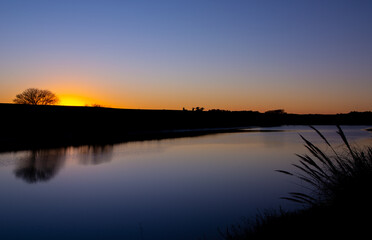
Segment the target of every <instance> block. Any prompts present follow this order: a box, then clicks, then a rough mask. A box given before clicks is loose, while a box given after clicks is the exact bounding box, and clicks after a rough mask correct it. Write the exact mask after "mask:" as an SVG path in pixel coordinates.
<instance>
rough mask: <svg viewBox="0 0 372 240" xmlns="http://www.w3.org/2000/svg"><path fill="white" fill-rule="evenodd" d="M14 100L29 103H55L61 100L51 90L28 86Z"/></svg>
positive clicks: (18, 102) (19, 102)
mask: <svg viewBox="0 0 372 240" xmlns="http://www.w3.org/2000/svg"><path fill="white" fill-rule="evenodd" d="M13 102H14V103H17V104H29V105H54V104H56V103H58V102H59V99H58V97H57V96H56V95H55V94H54V93H52V92H51V91H49V90H42V89H37V88H28V89H26V90H24V91H23V92H22V93H21V94H17V95H16V98H15V99H13Z"/></svg>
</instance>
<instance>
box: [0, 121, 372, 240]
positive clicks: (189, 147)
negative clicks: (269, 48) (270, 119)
mask: <svg viewBox="0 0 372 240" xmlns="http://www.w3.org/2000/svg"><path fill="white" fill-rule="evenodd" d="M318 128H319V129H320V130H321V131H322V132H323V133H324V135H325V136H326V137H327V138H329V139H330V141H331V142H334V143H340V139H339V137H338V136H337V134H335V131H336V128H335V127H327V126H320V127H318ZM363 128H364V127H360V126H358V127H344V130H345V133H346V135H347V136H348V137H349V139H350V140H352V141H357V142H358V143H360V144H364V143H371V133H368V132H366V131H360V129H363ZM271 129H273V130H294V131H285V132H280V131H279V132H278V131H273V132H257V131H256V132H248V133H233V134H216V135H208V136H203V137H195V138H181V139H168V140H161V141H144V142H131V143H124V144H119V145H113V146H111V145H108V146H83V147H76V148H74V147H69V148H64V149H53V150H44V151H42V150H38V151H23V152H16V153H4V154H0V189H2V195H1V199H0V212H1V213H2V214H1V217H0V226H1V230H2V234H4V235H3V236H4V237H5V238H6V237H7V236H13V237H15V238H22V237H25V236H28V239H29V238H30V236H33V237H35V238H36V239H71V238H72V237H75V238H78V239H118V238H120V239H140V236H141V231H140V229H141V228H142V233H143V237H144V239H190V238H191V239H197V238H198V237H202V236H203V234H205V235H206V236H207V237H208V236H210V237H214V236H215V235H217V227H222V228H224V227H225V226H226V225H228V224H232V223H236V222H237V221H239V219H240V217H242V216H253V215H255V214H256V213H257V209H265V208H271V207H273V208H276V207H278V206H279V205H282V206H283V207H285V208H293V207H296V205H293V204H292V203H288V202H286V201H282V200H279V198H280V197H281V196H285V195H286V194H287V192H289V191H296V190H302V189H301V186H299V185H301V184H303V183H299V182H297V183H295V182H294V181H295V179H292V178H288V176H285V175H284V174H279V173H277V172H275V171H274V170H276V169H284V170H291V169H293V167H292V166H291V164H292V163H294V162H296V161H297V160H298V159H297V157H296V156H295V153H300V154H302V153H306V151H305V148H304V147H303V143H302V142H301V140H300V137H299V135H298V134H299V133H300V134H302V135H303V136H305V137H307V138H309V139H310V140H312V141H314V142H317V143H320V142H321V140H320V139H319V137H317V136H316V134H314V132H313V131H311V130H310V129H309V128H308V127H303V126H286V127H275V128H271ZM266 130H267V128H266ZM323 146H324V145H323ZM29 183H35V184H29ZM140 226H142V227H140Z"/></svg>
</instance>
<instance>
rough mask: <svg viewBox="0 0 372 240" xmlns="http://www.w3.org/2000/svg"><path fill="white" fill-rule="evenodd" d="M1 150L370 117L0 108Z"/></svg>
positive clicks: (367, 116) (368, 117)
mask: <svg viewBox="0 0 372 240" xmlns="http://www.w3.org/2000/svg"><path fill="white" fill-rule="evenodd" d="M0 113H1V116H2V117H1V118H0V131H1V135H0V151H15V150H26V149H33V148H45V147H63V146H74V145H75V146H76V145H85V144H114V143H120V142H126V141H139V140H150V139H163V138H174V137H188V136H199V135H204V134H211V133H223V132H234V131H242V130H241V129H244V128H247V127H251V126H280V125H320V124H322V125H371V124H372V113H371V112H365V113H356V112H353V113H349V114H336V115H297V114H286V113H284V112H280V111H278V112H276V111H272V112H268V113H260V112H255V111H221V110H212V111H185V110H138V109H115V108H103V107H67V106H31V105H16V104H0Z"/></svg>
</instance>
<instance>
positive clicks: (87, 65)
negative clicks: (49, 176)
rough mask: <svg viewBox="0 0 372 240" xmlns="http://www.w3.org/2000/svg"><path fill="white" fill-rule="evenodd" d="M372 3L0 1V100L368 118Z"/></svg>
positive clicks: (326, 0) (325, 0)
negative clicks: (43, 91)
mask: <svg viewBox="0 0 372 240" xmlns="http://www.w3.org/2000/svg"><path fill="white" fill-rule="evenodd" d="M371 12H372V1H358V0H354V1H351V0H350V1H343V0H333V1H330V0H323V1H316V0H312V1H310V0H309V1H305V0H296V1H295V0H293V1H288V0H283V1H277V0H272V1H270V0H266V1H265V0H261V1H249V0H246V1H238V0H236V1H235V0H229V1H228V0H225V1H222V0H215V1H212V0H210V1H207V0H199V1H192V0H191V1H186V0H185V1H177V0H173V1H171V0H168V1H138V0H137V1H130V0H128V1H125V0H122V1H119V0H106V1H103V0H102V1H97V0H91V1H88V0H87V1H81V0H80V1H79V0H75V1H68V0H67V1H59V0H54V1H48V0H44V1H38V0H33V1H26V0H25V1H18V0H12V1H8V0H2V1H0V32H1V38H0V102H10V101H11V100H12V98H13V97H14V96H15V94H17V93H19V92H20V91H22V90H24V89H25V88H28V87H38V88H48V89H50V90H52V91H54V92H56V93H57V95H61V96H62V98H63V96H67V95H68V96H70V97H71V96H74V97H75V98H78V97H80V98H84V99H89V100H87V101H92V102H97V103H101V104H104V105H108V106H113V107H124V108H168V109H181V108H182V107H187V108H191V107H193V106H204V107H206V108H223V109H231V110H243V109H246V110H250V109H252V110H260V111H264V110H269V109H274V108H284V109H286V110H287V111H289V112H321V113H334V112H348V111H351V110H360V111H365V110H371V104H370V103H371V102H372V97H371V94H370V90H371V89H372V81H371V76H372V67H371V65H372V46H371V42H372V27H371V24H370V23H371V22H372V14H371Z"/></svg>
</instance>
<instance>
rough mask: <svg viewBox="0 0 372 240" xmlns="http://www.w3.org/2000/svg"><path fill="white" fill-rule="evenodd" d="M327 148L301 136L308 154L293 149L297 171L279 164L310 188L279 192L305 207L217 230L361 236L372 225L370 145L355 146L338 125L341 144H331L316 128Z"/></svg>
mask: <svg viewBox="0 0 372 240" xmlns="http://www.w3.org/2000/svg"><path fill="white" fill-rule="evenodd" d="M311 128H312V129H313V130H314V131H315V132H316V133H317V134H318V135H319V136H320V137H321V139H322V140H323V141H324V143H325V144H326V146H327V148H328V149H329V150H330V151H331V153H330V154H328V153H326V152H325V151H323V150H322V149H321V148H319V147H318V146H316V145H315V144H313V143H312V142H310V141H309V140H307V139H306V138H305V137H303V136H301V135H300V136H301V138H302V139H303V141H304V143H305V147H306V149H307V150H308V152H309V153H308V154H303V155H297V156H298V157H299V162H298V163H296V164H293V166H294V167H295V169H296V171H292V172H289V171H285V170H277V171H278V172H280V173H284V174H286V175H289V176H293V177H296V178H298V179H300V180H301V181H304V182H306V183H307V184H309V185H310V189H311V191H310V193H309V192H306V193H305V192H290V193H289V196H287V197H283V199H287V200H290V201H293V202H296V203H300V204H302V205H304V206H305V208H303V209H300V210H297V211H293V212H288V211H283V210H280V212H275V211H271V212H269V214H267V213H265V214H260V215H258V216H257V217H256V221H245V222H242V224H240V225H234V226H231V227H230V228H227V229H226V231H224V232H222V231H220V233H221V236H222V237H223V238H224V239H228V240H236V239H271V238H274V237H276V238H278V237H283V238H286V239H300V238H305V239H309V238H314V239H315V238H330V239H337V238H346V237H352V239H359V238H365V237H366V236H367V235H370V231H369V230H370V226H371V225H372V220H371V217H372V147H370V146H369V147H365V148H356V147H354V146H352V145H351V144H350V143H349V141H348V140H347V138H346V136H345V134H344V132H343V131H342V129H341V127H340V126H337V128H338V131H337V133H338V135H339V136H340V137H341V139H342V142H343V146H342V148H341V150H340V149H339V148H337V149H335V148H334V147H333V146H332V145H331V144H330V142H329V141H328V140H327V139H326V137H325V136H324V135H323V134H322V133H321V132H320V131H318V130H317V129H316V128H314V127H312V126H311Z"/></svg>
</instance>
